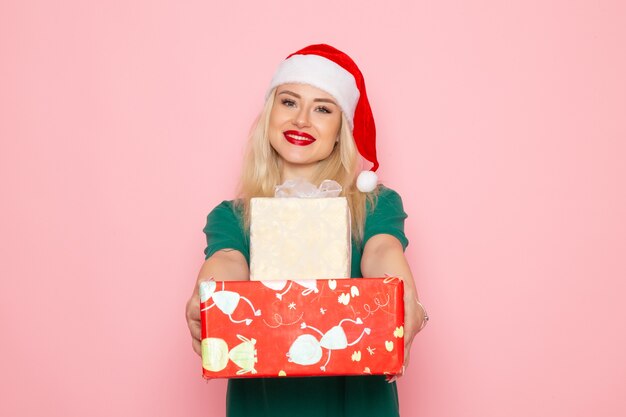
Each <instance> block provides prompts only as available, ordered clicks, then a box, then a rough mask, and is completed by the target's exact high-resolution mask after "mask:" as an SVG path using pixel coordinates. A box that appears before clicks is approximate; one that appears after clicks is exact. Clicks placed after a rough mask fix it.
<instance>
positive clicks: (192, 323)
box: [185, 285, 202, 355]
mask: <svg viewBox="0 0 626 417" xmlns="http://www.w3.org/2000/svg"><path fill="white" fill-rule="evenodd" d="M197 287H198V286H197V285H196V289H195V290H194V292H193V294H192V295H191V298H190V299H189V301H187V306H186V307H185V316H186V318H187V326H188V327H189V332H190V333H191V345H192V347H193V351H194V352H196V353H197V354H198V355H201V354H202V348H201V345H200V342H201V338H202V331H201V329H200V296H199V295H198V290H197Z"/></svg>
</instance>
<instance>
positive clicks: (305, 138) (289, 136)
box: [283, 130, 315, 146]
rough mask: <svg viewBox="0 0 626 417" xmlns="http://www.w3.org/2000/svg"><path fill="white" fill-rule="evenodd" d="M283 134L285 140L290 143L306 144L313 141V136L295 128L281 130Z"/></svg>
mask: <svg viewBox="0 0 626 417" xmlns="http://www.w3.org/2000/svg"><path fill="white" fill-rule="evenodd" d="M283 136H285V139H286V140H287V142H289V143H291V144H292V145H298V146H307V145H310V144H312V143H313V142H315V138H314V137H313V136H311V135H309V134H308V133H304V132H298V131H296V130H287V131H285V132H283Z"/></svg>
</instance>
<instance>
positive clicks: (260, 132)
mask: <svg viewBox="0 0 626 417" xmlns="http://www.w3.org/2000/svg"><path fill="white" fill-rule="evenodd" d="M275 94H276V89H275V88H274V89H273V90H272V91H271V92H270V94H269V97H268V98H267V100H266V101H265V105H264V106H263V110H262V111H261V114H260V115H259V117H258V118H257V120H256V121H255V123H254V124H253V126H252V130H251V132H250V137H249V140H248V147H247V150H246V156H245V159H244V163H243V169H242V174H241V180H240V185H239V198H240V200H239V201H238V204H239V205H243V213H244V226H245V228H246V229H248V228H249V227H250V199H251V198H253V197H273V196H274V187H275V186H276V185H279V184H280V183H281V182H282V178H281V159H280V156H279V155H278V153H277V152H276V151H275V150H274V148H272V146H271V145H270V141H269V138H268V134H267V133H268V132H267V131H268V125H269V119H270V114H271V112H272V107H273V105H274V97H275ZM360 161H361V160H360V156H359V153H358V150H357V148H356V144H355V142H354V137H353V136H352V132H351V131H350V127H349V124H348V121H347V119H346V117H345V115H344V114H343V113H342V114H341V128H340V131H339V141H338V142H337V144H336V145H335V147H334V149H333V150H332V152H331V154H330V155H329V156H328V158H326V159H324V160H323V161H320V162H319V164H318V169H317V171H316V173H315V176H314V178H312V182H313V184H315V185H319V184H320V183H321V182H322V181H323V180H326V179H331V180H334V181H337V182H338V183H339V184H340V185H341V186H342V188H343V190H342V192H341V195H342V196H344V197H346V200H347V201H348V207H349V208H350V214H351V220H352V236H353V238H354V239H355V240H356V241H357V242H361V241H362V240H363V232H364V225H365V217H366V214H367V213H366V201H367V200H368V199H369V200H370V203H374V198H375V197H376V192H371V193H367V194H365V193H362V192H361V191H359V190H358V189H357V188H356V177H357V175H358V173H359V171H360V168H361V166H360V165H361V164H360Z"/></svg>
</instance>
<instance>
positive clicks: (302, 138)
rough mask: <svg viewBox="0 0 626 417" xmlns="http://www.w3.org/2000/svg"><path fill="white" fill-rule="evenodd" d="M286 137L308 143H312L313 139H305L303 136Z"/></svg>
mask: <svg viewBox="0 0 626 417" xmlns="http://www.w3.org/2000/svg"><path fill="white" fill-rule="evenodd" d="M287 136H289V137H290V138H292V139H295V140H307V141H309V142H312V141H313V139H309V138H305V137H304V136H300V135H287Z"/></svg>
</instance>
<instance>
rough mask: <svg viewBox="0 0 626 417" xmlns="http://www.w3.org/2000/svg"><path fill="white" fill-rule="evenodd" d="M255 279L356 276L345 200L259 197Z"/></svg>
mask: <svg viewBox="0 0 626 417" xmlns="http://www.w3.org/2000/svg"><path fill="white" fill-rule="evenodd" d="M250 205H251V206H250V207H251V208H250V210H251V213H250V216H251V221H250V279H251V280H253V281H259V280H284V279H290V280H303V279H325V278H348V277H349V276H350V257H351V241H350V212H349V209H348V202H347V200H346V199H345V197H330V198H253V199H252V200H251V202H250Z"/></svg>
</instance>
